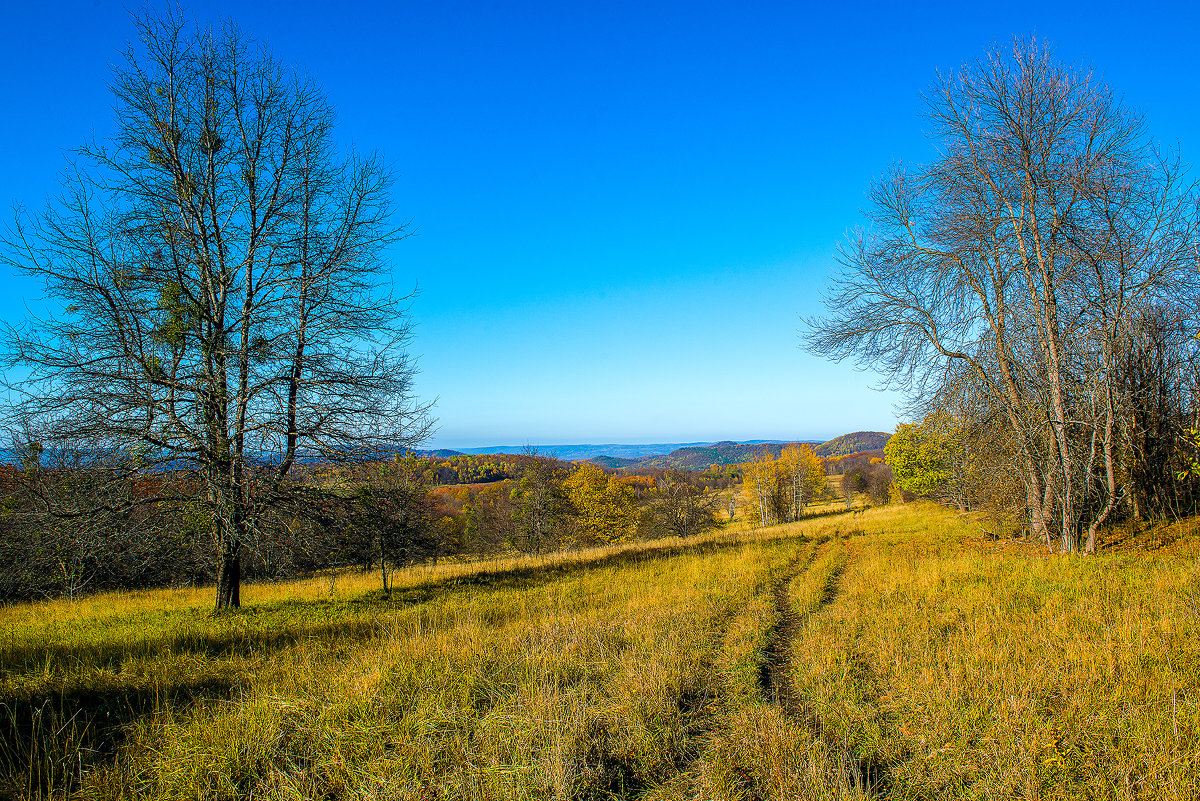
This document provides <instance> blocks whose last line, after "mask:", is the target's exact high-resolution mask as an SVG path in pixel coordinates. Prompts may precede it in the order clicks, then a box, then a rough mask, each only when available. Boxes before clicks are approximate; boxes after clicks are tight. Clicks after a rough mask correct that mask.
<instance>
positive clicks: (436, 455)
mask: <svg viewBox="0 0 1200 801" xmlns="http://www.w3.org/2000/svg"><path fill="white" fill-rule="evenodd" d="M410 453H412V455H413V456H417V457H420V458H422V459H449V458H450V457H451V456H466V454H465V453H464V452H463V451H452V450H450V449H449V448H438V449H437V450H432V451H410Z"/></svg>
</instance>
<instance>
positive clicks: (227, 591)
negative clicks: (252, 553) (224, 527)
mask: <svg viewBox="0 0 1200 801" xmlns="http://www.w3.org/2000/svg"><path fill="white" fill-rule="evenodd" d="M241 550H242V543H241V541H240V540H239V539H238V538H237V537H231V538H230V539H229V540H228V541H227V542H226V543H225V547H224V548H223V549H222V551H221V577H220V580H219V581H218V582H217V609H231V608H232V609H236V608H238V607H240V606H241V605H242V562H241Z"/></svg>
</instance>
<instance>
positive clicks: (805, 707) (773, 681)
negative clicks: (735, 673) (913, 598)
mask: <svg viewBox="0 0 1200 801" xmlns="http://www.w3.org/2000/svg"><path fill="white" fill-rule="evenodd" d="M816 557H817V551H816V550H815V549H814V550H813V551H812V553H811V554H810V555H809V558H808V561H807V562H806V563H805V564H804V565H803V566H800V567H798V568H797V569H795V570H793V571H790V572H788V573H787V574H785V576H784V577H783V578H782V579H781V580H780V581H779V583H778V584H777V585H776V587H775V590H774V597H775V610H776V612H777V614H778V617H779V622H778V623H776V624H775V626H774V627H773V628H772V629H771V631H770V633H769V635H768V640H767V642H768V644H767V647H766V649H765V652H764V653H765V656H766V659H765V661H764V662H763V665H762V667H761V668H760V669H759V675H758V683H759V687H760V688H761V690H762V693H763V695H764V696H765V697H766V698H767V699H768V700H769V701H770V702H771V703H772V704H775V705H776V706H777V707H779V710H780V711H781V712H782V713H783V715H784V716H785V717H786V718H788V719H789V720H791V721H793V722H795V723H797V724H799V725H802V726H804V727H806V728H807V729H808V730H809V731H811V732H812V733H813V734H814V735H815V736H816V737H818V738H820V739H822V740H826V741H827V742H828V740H829V739H830V738H829V737H827V736H826V735H827V733H826V730H825V726H824V724H823V723H822V721H821V717H820V715H818V714H817V712H816V710H814V709H813V708H812V706H811V705H810V704H808V703H807V702H806V701H805V699H804V697H803V695H802V694H801V693H800V692H798V691H797V690H796V689H795V687H794V685H793V683H792V657H793V653H794V651H793V649H794V647H795V644H796V642H797V640H798V634H799V631H800V627H801V626H803V624H804V622H805V621H806V620H807V619H808V617H809V616H811V615H815V614H817V613H819V612H820V611H822V610H823V609H825V608H826V607H828V606H829V605H830V604H832V603H833V602H834V601H835V600H837V597H838V592H839V591H840V589H841V580H842V574H843V573H844V572H845V569H846V562H845V561H842V562H840V563H838V564H837V565H836V566H835V567H834V569H833V570H832V571H831V572H830V574H829V576H828V578H827V579H826V580H825V585H824V587H823V589H822V591H821V596H820V599H819V600H818V603H817V605H816V606H815V607H813V608H811V609H807V610H803V611H797V609H796V608H795V605H794V604H793V603H792V598H791V593H790V592H789V587H790V586H791V584H792V582H793V581H794V580H795V579H796V578H797V577H799V576H802V575H803V574H805V573H806V572H807V571H808V570H810V569H811V567H812V564H813V562H814V561H815V559H816ZM830 745H833V746H834V747H835V748H839V749H840V750H842V751H843V763H844V765H845V779H846V781H847V782H848V783H849V785H850V786H852V787H854V788H856V789H858V790H859V791H861V792H862V793H863V794H864V795H866V796H867V797H868V798H880V799H882V798H888V797H889V796H890V794H891V789H892V778H891V773H890V771H889V769H888V766H887V765H886V764H884V763H881V762H877V761H874V760H869V759H861V758H859V757H858V756H857V755H856V754H855V753H853V751H851V750H849V749H846V748H844V747H843V746H840V745H835V744H833V743H830Z"/></svg>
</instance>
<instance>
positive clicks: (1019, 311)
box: [809, 41, 1200, 550]
mask: <svg viewBox="0 0 1200 801" xmlns="http://www.w3.org/2000/svg"><path fill="white" fill-rule="evenodd" d="M927 117H928V119H929V120H930V122H931V123H932V125H933V132H934V134H935V135H936V136H937V138H938V141H939V144H940V146H941V147H940V149H941V153H940V156H939V157H938V158H937V159H936V160H935V161H933V162H932V163H930V164H928V165H925V166H921V167H917V168H913V169H904V168H896V169H895V170H893V171H892V172H891V174H889V175H888V176H887V177H885V178H884V179H882V180H880V181H878V182H877V183H876V184H875V186H874V187H873V190H872V201H873V209H872V212H871V214H870V217H871V222H872V224H873V226H872V229H871V230H869V231H862V232H859V233H858V234H857V235H855V236H854V238H853V239H852V240H851V241H850V242H849V243H848V244H847V245H846V246H845V248H844V249H843V251H842V259H841V260H842V264H843V266H844V268H845V269H844V270H843V272H842V274H841V276H840V277H839V278H838V279H837V283H836V288H835V289H834V291H833V292H832V293H831V294H830V295H829V297H828V298H827V308H828V316H826V317H825V318H823V319H816V320H811V321H809V322H810V325H811V327H812V330H811V333H810V336H809V343H810V346H811V347H812V348H813V349H815V350H816V351H818V352H821V353H824V354H826V355H828V356H830V357H833V358H837V359H840V358H846V357H850V356H854V357H856V358H857V359H859V360H860V361H861V362H862V363H864V364H867V365H870V366H873V367H875V368H877V369H881V370H882V371H883V372H884V373H885V374H886V375H888V376H889V378H890V379H891V380H892V381H893V382H895V383H896V384H898V385H901V386H904V387H906V388H908V389H909V390H911V391H912V392H913V394H914V395H915V396H916V397H917V398H918V399H923V400H930V399H936V398H937V397H938V395H939V393H941V392H942V391H943V389H944V388H945V387H948V386H949V387H953V386H957V385H961V384H962V383H971V384H973V385H974V386H976V387H977V388H978V391H979V392H981V393H983V394H984V395H985V396H986V398H987V405H988V406H990V407H991V408H993V409H994V410H996V412H997V413H998V414H999V415H1000V418H1001V419H1003V421H1004V422H1005V424H1006V426H1007V427H1008V429H1009V430H1010V431H1011V432H1012V434H1013V437H1014V440H1015V446H1016V448H1015V450H1016V453H1017V454H1018V461H1019V464H1020V470H1021V473H1022V479H1023V483H1024V488H1025V506H1026V509H1027V513H1028V517H1029V523H1030V527H1031V528H1032V530H1033V531H1034V533H1035V534H1036V535H1037V536H1038V537H1040V538H1042V539H1043V540H1044V541H1045V542H1046V543H1047V544H1049V543H1050V542H1051V540H1052V534H1051V532H1052V531H1053V530H1055V529H1057V530H1058V532H1059V533H1060V534H1061V540H1062V543H1063V545H1064V547H1065V548H1066V549H1068V550H1073V549H1074V548H1075V547H1078V546H1079V545H1080V544H1081V542H1080V540H1081V533H1082V532H1083V531H1084V530H1085V529H1086V530H1087V531H1088V532H1089V538H1088V539H1089V543H1090V542H1091V540H1092V537H1094V532H1095V527H1096V526H1097V525H1099V524H1100V523H1102V522H1103V521H1104V520H1105V519H1106V518H1107V516H1108V515H1109V514H1110V513H1111V511H1112V509H1113V507H1114V505H1115V503H1116V502H1117V500H1118V493H1119V491H1120V490H1119V487H1118V483H1117V482H1116V480H1115V477H1114V464H1115V460H1116V453H1115V447H1116V441H1117V438H1116V437H1115V436H1114V433H1113V427H1114V425H1116V423H1117V422H1118V421H1117V418H1116V412H1115V410H1116V408H1117V406H1118V403H1117V400H1116V398H1115V397H1114V396H1113V395H1112V393H1113V389H1114V383H1113V380H1112V378H1113V375H1114V372H1113V368H1114V365H1115V362H1114V359H1115V357H1116V354H1117V347H1116V345H1115V343H1116V342H1117V341H1118V338H1119V334H1120V332H1121V330H1122V327H1123V325H1124V323H1125V321H1127V320H1128V319H1129V315H1130V314H1132V313H1133V312H1134V311H1135V310H1136V309H1137V308H1139V307H1141V306H1143V305H1144V304H1146V303H1149V302H1152V301H1154V300H1155V299H1159V298H1169V299H1172V301H1174V300H1177V299H1178V298H1180V297H1188V298H1190V297H1194V292H1195V281H1196V273H1197V270H1196V268H1197V263H1196V258H1197V257H1196V243H1197V230H1198V221H1200V214H1198V213H1197V206H1196V196H1195V192H1194V187H1193V185H1192V184H1190V183H1187V182H1186V181H1184V179H1183V174H1184V170H1183V168H1182V166H1181V164H1180V163H1179V162H1178V161H1177V160H1173V159H1169V158H1166V157H1163V156H1162V155H1161V154H1160V153H1158V152H1157V151H1156V150H1155V149H1154V148H1153V147H1152V146H1151V145H1150V143H1149V142H1148V140H1147V137H1146V136H1145V133H1144V131H1143V126H1142V122H1141V120H1140V119H1139V118H1138V117H1136V116H1135V115H1134V114H1132V113H1131V112H1129V111H1128V110H1127V109H1126V108H1125V107H1124V106H1123V105H1122V104H1121V103H1119V102H1118V101H1117V100H1115V99H1114V97H1113V95H1112V93H1111V91H1110V90H1109V89H1108V88H1107V87H1106V86H1105V85H1103V84H1102V83H1101V82H1099V81H1097V80H1096V79H1095V78H1094V77H1093V76H1091V75H1089V74H1086V73H1083V72H1081V71H1079V70H1076V69H1072V68H1069V67H1066V66H1064V65H1062V64H1060V63H1059V62H1057V61H1055V60H1054V58H1053V57H1052V55H1051V54H1050V52H1049V51H1048V50H1047V49H1045V48H1044V47H1041V46H1039V45H1037V44H1035V43H1033V42H1020V41H1018V42H1016V43H1015V44H1014V46H1013V48H1012V50H1011V51H1010V52H1008V53H1005V52H1002V51H1000V50H993V51H992V52H990V53H989V54H988V55H987V57H986V58H985V59H984V60H983V61H980V62H977V63H974V64H970V65H967V66H965V67H964V68H963V69H962V70H961V71H960V72H958V73H957V74H955V75H952V76H946V77H943V79H942V80H941V81H940V82H939V84H938V85H937V87H936V88H935V89H934V91H933V92H932V94H931V95H930V96H929V98H928V99H927ZM1097 477H1099V480H1097ZM1089 493H1095V494H1094V495H1093V496H1092V497H1088V496H1089Z"/></svg>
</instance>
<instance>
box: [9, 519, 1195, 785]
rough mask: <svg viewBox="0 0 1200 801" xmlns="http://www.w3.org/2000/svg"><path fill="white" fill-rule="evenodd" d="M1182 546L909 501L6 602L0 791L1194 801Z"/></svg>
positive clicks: (1172, 537) (1156, 533) (1183, 535)
mask: <svg viewBox="0 0 1200 801" xmlns="http://www.w3.org/2000/svg"><path fill="white" fill-rule="evenodd" d="M1194 542H1195V540H1194V538H1193V537H1192V534H1191V524H1177V525H1176V526H1174V527H1165V528H1161V529H1155V530H1153V531H1151V532H1148V533H1147V532H1142V533H1140V534H1138V535H1137V536H1135V537H1132V538H1131V539H1129V540H1126V541H1125V542H1124V543H1123V544H1122V545H1121V547H1119V548H1114V549H1113V550H1112V552H1110V553H1106V554H1102V555H1100V556H1098V557H1094V558H1072V557H1060V556H1054V557H1051V556H1048V555H1046V554H1045V553H1044V551H1043V550H1042V549H1040V548H1038V547H1037V546H1034V545H1031V544H1027V543H1019V542H1007V541H1006V542H1000V543H995V542H988V541H985V540H983V539H982V538H981V536H980V533H979V529H978V528H977V527H976V526H975V524H974V523H972V521H971V520H970V518H968V517H958V516H953V515H951V514H950V513H948V512H946V511H944V510H942V509H938V508H936V507H932V506H923V505H907V506H899V507H886V508H883V509H878V510H868V511H866V512H859V513H854V514H850V513H845V514H828V515H825V516H822V517H814V518H812V519H809V520H806V521H804V522H802V523H798V524H792V525H788V526H780V527H775V528H773V529H766V530H762V531H754V532H747V531H730V532H722V533H718V534H714V535H708V536H705V537H702V538H697V539H692V540H686V541H680V540H673V541H663V542H657V543H640V544H635V545H630V546H621V547H611V548H606V549H596V550H592V551H581V552H577V553H573V554H563V555H557V556H553V557H546V558H542V559H523V560H507V561H494V562H485V563H477V564H462V565H443V566H440V567H438V568H420V569H413V570H410V571H407V572H406V573H404V574H402V575H400V576H398V582H397V591H396V592H394V593H393V595H392V597H391V598H390V599H389V598H384V597H383V596H382V594H381V593H380V592H379V591H378V590H377V589H376V587H375V581H376V578H375V577H374V576H370V575H368V576H361V575H341V576H336V577H323V578H317V579H311V580H307V581H301V582H293V583H288V584H279V585H258V586H253V587H251V588H249V589H248V591H247V593H246V597H247V599H248V600H249V605H248V606H247V607H246V608H244V609H242V610H240V611H235V612H232V613H222V614H218V615H214V614H212V613H211V612H210V610H209V603H210V600H211V599H210V595H211V590H207V589H205V590H190V589H189V590H176V591H157V592H146V593H123V594H114V595H104V596H96V597H94V598H90V599H86V600H83V601H77V602H74V603H71V602H65V601H56V602H52V603H40V604H32V605H14V606H9V607H5V608H3V609H0V623H2V627H3V632H4V636H3V639H2V641H0V797H8V798H23V797H27V796H43V797H63V796H67V795H71V796H73V797H78V798H97V799H98V798H106V799H116V798H135V797H136V798H214V799H215V798H222V799H234V798H252V797H253V798H297V799H299V798H314V797H324V798H364V799H365V798H380V799H382V798H404V799H449V798H472V799H475V798H479V799H482V798H488V799H502V798H529V799H535V798H538V799H541V798H560V799H570V798H579V799H601V798H642V799H664V800H665V799H692V798H721V799H768V798H778V799H783V798H814V799H815V798H896V799H901V798H905V799H907V798H1013V797H1024V798H1167V797H1173V798H1195V797H1200V757H1198V756H1197V750H1198V746H1200V679H1198V676H1200V635H1198V634H1197V624H1198V623H1200V607H1198V603H1197V599H1198V598H1200V565H1198V562H1197V550H1196V549H1195V547H1193V545H1191V543H1194ZM1148 543H1149V544H1153V545H1164V543H1165V545H1164V547H1157V548H1156V549H1154V550H1148V549H1147V548H1145V547H1142V546H1145V545H1146V544H1148Z"/></svg>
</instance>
